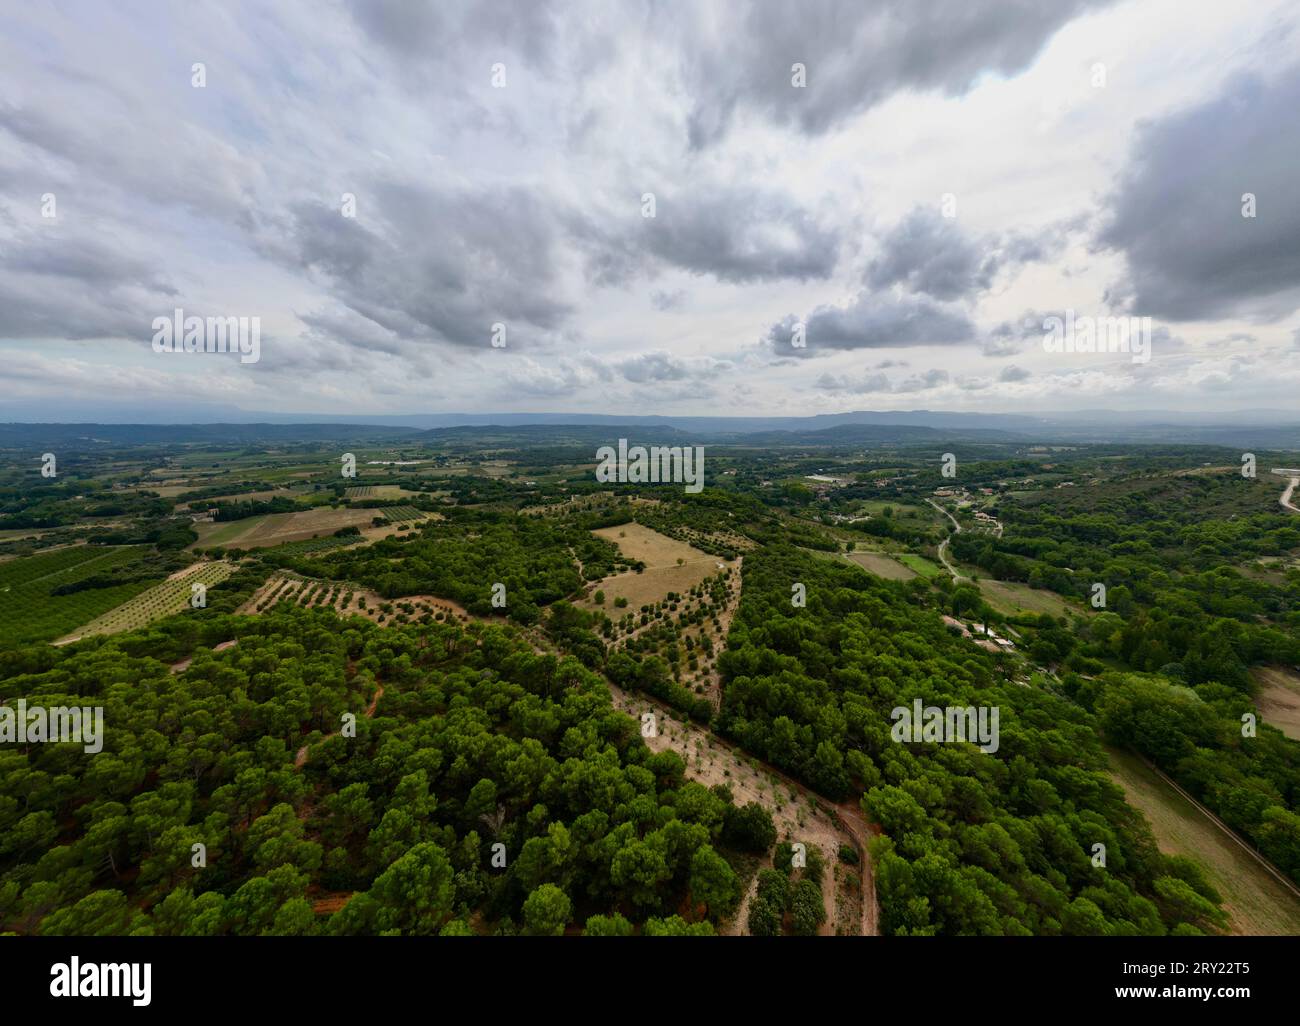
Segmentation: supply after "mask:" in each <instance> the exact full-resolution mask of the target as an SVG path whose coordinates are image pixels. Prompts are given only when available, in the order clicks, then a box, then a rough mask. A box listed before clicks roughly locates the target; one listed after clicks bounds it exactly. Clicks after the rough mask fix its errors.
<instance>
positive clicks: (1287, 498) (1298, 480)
mask: <svg viewBox="0 0 1300 1026" xmlns="http://www.w3.org/2000/svg"><path fill="white" fill-rule="evenodd" d="M1298 486H1300V477H1293V478H1291V483H1290V484H1289V485H1287V486H1286V491H1284V492H1283V493H1282V498H1280V499H1279V500H1278V501H1279V502H1280V503H1282V505H1283V506H1285V507H1286V508H1287V509H1289V510H1290V511H1291V512H1292V513H1300V506H1296V505H1295V504H1294V503H1293V502H1292V501H1291V495H1292V493H1293V492H1295V490H1296V488H1297V487H1298Z"/></svg>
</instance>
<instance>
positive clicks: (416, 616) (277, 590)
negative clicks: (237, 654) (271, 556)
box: [236, 573, 469, 623]
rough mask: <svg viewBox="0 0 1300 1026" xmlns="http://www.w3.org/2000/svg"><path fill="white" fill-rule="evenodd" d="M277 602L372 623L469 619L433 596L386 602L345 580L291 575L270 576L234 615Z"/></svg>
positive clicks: (265, 608) (266, 609)
mask: <svg viewBox="0 0 1300 1026" xmlns="http://www.w3.org/2000/svg"><path fill="white" fill-rule="evenodd" d="M281 602H287V603H289V605H293V606H302V607H304V608H313V609H322V608H328V609H333V610H334V611H335V612H336V613H338V614H339V615H340V616H364V617H365V618H366V619H368V620H373V621H374V622H375V623H409V622H417V621H419V620H420V619H422V618H423V617H424V616H425V615H428V616H430V617H431V618H432V619H434V620H447V621H449V622H450V621H455V620H459V621H461V622H462V623H464V622H467V621H468V620H469V614H468V613H466V612H465V610H464V609H463V608H462V607H461V606H460V605H458V604H457V603H455V602H452V601H451V600H450V599H444V598H437V597H435V596H433V595H405V596H403V597H402V598H398V599H386V598H383V597H382V596H380V595H379V594H378V593H377V592H374V591H371V590H370V589H368V588H362V587H360V586H359V585H354V584H349V583H347V582H346V581H321V580H314V579H312V578H308V577H300V576H298V575H297V574H292V573H277V574H273V575H272V576H271V577H270V578H269V579H268V580H267V582H266V583H265V584H263V585H262V587H260V588H259V589H258V590H257V591H256V592H255V593H254V595H253V597H252V598H250V599H249V600H248V601H247V602H245V603H244V604H243V605H242V606H240V608H239V609H237V610H236V612H237V613H241V614H247V615H252V614H255V613H265V612H269V611H270V610H271V609H273V608H275V606H277V605H279V604H280V603H281Z"/></svg>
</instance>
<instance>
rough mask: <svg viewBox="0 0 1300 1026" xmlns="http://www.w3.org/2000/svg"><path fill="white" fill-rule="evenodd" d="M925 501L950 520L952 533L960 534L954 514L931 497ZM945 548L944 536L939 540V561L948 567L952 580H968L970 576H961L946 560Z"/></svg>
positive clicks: (959, 526)
mask: <svg viewBox="0 0 1300 1026" xmlns="http://www.w3.org/2000/svg"><path fill="white" fill-rule="evenodd" d="M925 501H926V502H928V503H929V504H930V505H931V506H933V507H934V508H935V509H937V510H938V511H939V512H940V513H942V514H943V515H944V516H946V517H947V518H948V519H949V520H951V521H952V526H953V533H954V534H961V524H959V523H957V518H956V517H955V516H953V515H952V514H951V513H949V512H948V511H947V510H946V509H944V508H943V507H942V506H940V505H939V504H938V503H937V502H935V501H934V500H933V499H926V500H925ZM946 548H948V539H947V538H945V539H944V540H943V541H941V542H940V543H939V562H940V563H942V564H943V565H944V566H945V567H947V569H948V573H950V574H952V579H953V580H954V581H967V580H970V578H968V577H963V576H962V575H961V574H959V573H958V572H957V570H956V568H955V567H954V566H953V565H952V564H951V563H949V562H948V557H947V556H946V555H945V554H944V550H945V549H946Z"/></svg>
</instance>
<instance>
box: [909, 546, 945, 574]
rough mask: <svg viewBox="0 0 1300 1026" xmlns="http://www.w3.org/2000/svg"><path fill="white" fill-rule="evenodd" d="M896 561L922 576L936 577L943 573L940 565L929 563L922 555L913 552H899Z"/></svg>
mask: <svg viewBox="0 0 1300 1026" xmlns="http://www.w3.org/2000/svg"><path fill="white" fill-rule="evenodd" d="M898 561H899V562H900V563H902V564H903V565H904V566H906V567H907V568H908V569H910V570H912V571H914V572H915V573H917V574H920V575H921V576H922V577H938V576H939V575H940V574H942V573H943V569H942V568H941V567H939V566H938V565H937V564H935V563H931V562H930V561H929V560H928V559H926V558H925V557H924V556H918V555H917V554H916V553H915V552H901V553H899V555H898Z"/></svg>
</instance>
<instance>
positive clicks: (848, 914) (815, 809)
mask: <svg viewBox="0 0 1300 1026" xmlns="http://www.w3.org/2000/svg"><path fill="white" fill-rule="evenodd" d="M609 690H610V693H611V695H613V698H614V706H615V708H617V709H619V710H620V711H622V712H626V713H628V714H629V715H630V716H632V717H633V718H634V719H636V720H637V721H638V722H640V720H641V713H643V712H652V713H654V714H655V717H656V728H657V729H656V732H655V736H654V737H647V738H646V739H645V742H646V744H647V745H648V746H649V747H650V749H651V750H652V751H655V752H660V751H664V750H665V749H669V748H671V749H672V750H673V751H675V752H677V754H678V755H680V756H681V757H682V759H683V761H684V762H685V763H686V775H687V777H688V778H690V779H692V780H697V781H699V782H700V783H701V784H704V786H706V787H712V786H714V785H715V784H725V785H726V786H728V787H730V788H731V790H732V794H733V795H734V796H735V799H736V801H737V803H738V804H746V803H748V802H751V801H755V802H758V803H759V804H760V805H762V806H763V807H764V808H766V809H767V810H768V811H769V812H770V813H771V814H772V820H773V823H774V824H775V825H776V828H777V836H778V838H780V839H781V840H790V841H799V842H802V843H804V844H807V845H809V846H810V847H811V846H813V845H815V846H816V847H817V848H819V849H820V850H821V852H822V855H823V857H824V858H825V860H826V878H825V881H824V882H823V885H822V896H823V900H824V901H825V903H826V923H825V924H823V927H822V930H821V933H822V934H823V935H824V936H831V935H834V934H835V932H836V926H837V925H838V924H839V923H841V922H844V921H846V920H847V922H846V925H847V926H849V927H850V928H851V932H852V934H855V935H861V936H874V935H875V934H876V932H877V929H878V927H877V924H878V922H879V916H878V912H877V906H876V897H875V887H874V881H873V877H872V873H871V863H870V854H869V852H868V850H867V841H868V840H869V839H870V836H871V830H870V826H869V824H868V823H867V819H866V816H865V814H863V813H862V811H861V809H856V808H855V807H854V806H853V804H852V803H851V802H845V803H844V804H842V805H834V804H832V803H830V802H828V801H827V800H826V799H824V798H822V797H821V796H820V795H818V794H816V793H815V792H813V791H812V790H811V789H809V788H808V787H806V786H804V785H803V784H801V783H800V782H799V781H797V780H795V779H794V778H793V777H790V776H787V775H786V774H785V773H783V772H782V771H781V770H779V769H777V768H776V767H775V766H771V765H768V764H767V763H764V762H762V761H760V760H758V759H755V758H753V757H752V756H750V755H748V754H747V753H745V752H744V751H743V750H741V749H740V748H738V747H736V746H735V745H733V744H731V743H730V742H728V741H724V740H723V739H722V738H720V737H718V736H717V735H716V734H714V733H712V732H711V731H709V730H707V729H705V728H703V727H701V726H699V725H698V724H694V723H684V722H682V721H681V720H680V719H678V718H677V717H676V716H675V714H673V713H672V712H671V711H670V710H669V709H668V708H667V707H666V706H664V705H662V704H661V703H659V702H657V701H656V700H655V699H653V698H650V697H648V696H646V695H642V694H639V693H636V694H634V693H629V692H626V691H624V690H623V689H622V688H620V687H618V686H617V685H615V684H613V683H610V684H609ZM756 767H757V768H756ZM841 844H848V845H849V846H850V847H852V848H853V849H854V850H855V851H857V853H858V857H859V865H858V866H857V867H856V868H855V869H854V871H855V872H857V873H858V874H859V876H860V880H861V890H860V894H861V896H862V900H859V894H858V893H855V892H854V891H853V890H852V889H851V888H849V887H847V886H846V880H845V873H846V871H847V869H848V868H849V867H845V866H842V865H841V864H840V861H839V848H840V845H841ZM770 864H771V860H770V859H769V860H767V861H766V862H765V865H770ZM753 887H754V884H753V883H752V882H751V888H750V889H751V891H752V889H753ZM748 901H749V895H748V894H747V895H746V897H745V899H742V902H741V906H740V909H739V910H738V911H737V913H736V914H735V916H734V917H733V918H732V919H731V921H730V922H729V923H727V924H726V926H725V927H724V930H723V932H724V933H729V934H732V935H739V934H742V933H743V932H744V931H745V927H746V923H747V918H746V917H747V910H748Z"/></svg>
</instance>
